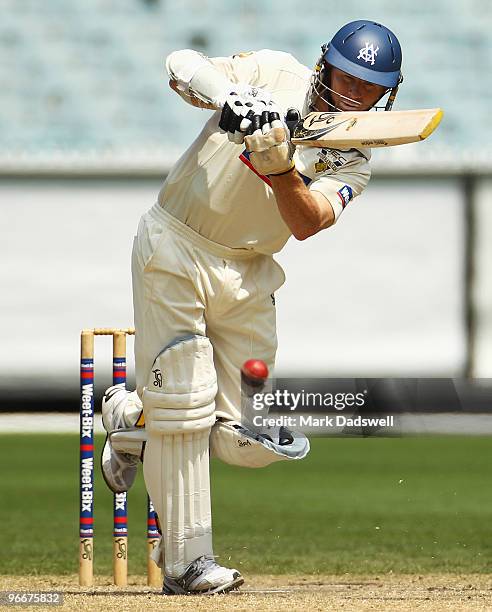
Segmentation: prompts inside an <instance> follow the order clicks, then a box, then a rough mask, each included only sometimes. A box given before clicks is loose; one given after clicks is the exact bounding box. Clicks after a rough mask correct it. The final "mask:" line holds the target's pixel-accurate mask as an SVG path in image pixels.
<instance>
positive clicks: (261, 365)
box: [241, 359, 268, 380]
mask: <svg viewBox="0 0 492 612" xmlns="http://www.w3.org/2000/svg"><path fill="white" fill-rule="evenodd" d="M241 372H242V374H243V376H245V377H246V378H249V379H252V380H265V379H266V378H268V366H267V364H266V363H265V362H264V361H262V360H261V359H248V361H245V362H244V363H243V367H242V368H241Z"/></svg>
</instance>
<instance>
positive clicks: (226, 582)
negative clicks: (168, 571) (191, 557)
mask: <svg viewBox="0 0 492 612" xmlns="http://www.w3.org/2000/svg"><path fill="white" fill-rule="evenodd" d="M243 582H244V578H243V577H242V576H241V574H240V573H239V572H238V571H237V570H236V569H229V568H227V567H222V566H221V565H219V564H218V563H216V562H215V560H214V558H213V557H212V556H211V555H204V556H202V557H198V559H195V561H193V563H190V565H189V566H188V568H187V569H186V571H185V573H184V574H183V575H182V576H181V577H180V578H171V577H170V576H164V585H163V587H162V592H163V593H164V595H215V594H219V593H228V592H229V591H232V590H234V589H237V588H238V587H240V586H241V585H242V584H243Z"/></svg>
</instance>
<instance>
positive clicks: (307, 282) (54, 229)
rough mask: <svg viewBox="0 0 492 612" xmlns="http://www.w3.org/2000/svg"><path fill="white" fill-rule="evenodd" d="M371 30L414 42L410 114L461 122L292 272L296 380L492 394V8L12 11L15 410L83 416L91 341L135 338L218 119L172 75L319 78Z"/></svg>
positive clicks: (400, 103) (285, 353)
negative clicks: (184, 68) (242, 60)
mask: <svg viewBox="0 0 492 612" xmlns="http://www.w3.org/2000/svg"><path fill="white" fill-rule="evenodd" d="M359 18H372V19H375V20H378V21H381V22H382V23H384V24H385V25H387V26H388V27H390V28H391V29H392V30H393V31H394V32H395V33H396V34H397V35H398V37H399V39H400V41H401V43H402V47H403V53H404V65H403V71H404V76H405V81H404V83H403V85H402V87H401V90H400V93H399V97H398V99H397V103H396V108H397V109H407V108H419V107H421V108H425V107H427V108H428V107H434V106H442V107H443V108H444V110H445V118H444V121H443V123H442V126H441V127H440V129H439V130H438V132H437V133H436V134H435V135H433V136H432V137H431V139H430V140H429V141H427V142H425V143H423V144H420V145H409V146H406V147H400V148H396V149H391V150H386V151H378V152H376V153H375V154H374V165H373V168H374V171H373V179H372V181H371V183H370V185H369V187H368V189H367V190H366V192H365V193H364V195H363V196H362V197H361V198H360V199H359V200H356V202H355V203H353V204H352V205H351V206H350V207H349V208H348V209H347V210H346V212H345V213H344V215H343V217H342V219H341V222H340V223H339V224H338V225H337V226H336V227H335V228H333V229H332V230H330V231H327V232H323V233H322V234H320V235H318V236H316V237H314V238H312V239H310V240H309V241H307V242H304V243H296V242H295V241H294V240H292V241H290V242H289V244H288V245H287V248H286V249H285V251H284V252H282V253H281V254H280V256H279V257H278V259H279V261H280V263H281V264H282V265H283V266H284V268H285V270H286V273H287V283H286V285H285V286H284V287H283V288H282V289H281V290H280V291H279V292H278V296H277V305H278V306H277V308H278V325H279V342H280V348H279V353H278V369H277V372H278V374H282V375H286V374H290V375H303V376H306V375H308V376H314V375H324V376H331V375H341V376H344V375H345V376H357V375H358V376H372V375H379V376H381V375H392V376H461V375H471V376H476V377H488V376H490V375H491V372H492V275H491V274H490V272H489V273H487V269H489V268H490V263H491V262H492V144H491V142H492V141H491V136H492V130H491V127H490V120H489V113H490V110H489V109H490V105H491V103H492V81H491V79H490V73H491V69H492V37H491V36H490V32H491V31H492V5H491V3H490V2H489V1H488V0H446V1H444V0H433V1H432V2H428V1H426V0H414V1H413V2H411V3H408V2H399V3H395V2H389V1H388V0H373V1H372V2H371V3H370V4H367V3H365V4H362V3H360V2H358V1H356V0H345V1H344V2H339V3H329V4H327V3H319V2H312V1H309V0H308V1H305V2H303V3H302V4H300V3H299V2H294V1H293V0H282V1H280V0H275V1H273V0H271V1H269V2H259V1H255V0H240V1H237V2H225V0H200V1H198V0H181V2H169V1H167V0H84V1H83V2H82V1H77V0H49V1H46V0H0V84H1V86H0V108H1V113H0V200H1V208H2V213H3V219H2V228H3V231H2V240H1V242H0V256H1V258H2V261H3V265H2V267H1V272H0V285H1V287H2V300H1V307H0V308H1V311H2V323H3V330H2V342H1V345H2V350H1V352H0V389H1V390H2V401H1V408H0V410H11V409H12V408H13V407H16V406H19V407H21V408H22V406H24V405H27V402H30V405H34V403H35V402H37V401H38V400H39V399H40V398H41V399H43V398H44V399H49V401H50V402H52V406H55V405H56V400H57V398H58V399H59V400H60V401H63V402H65V400H66V399H67V398H68V397H69V398H75V402H76V398H77V389H78V351H79V348H78V335H79V331H80V329H81V328H82V327H94V326H127V325H128V324H131V322H132V305H131V278H130V271H129V269H130V252H131V243H132V237H133V234H134V231H135V229H136V226H137V223H138V219H139V217H140V215H141V214H142V213H143V212H144V211H146V210H147V209H148V208H149V207H150V206H151V205H152V204H153V202H154V201H155V198H156V195H157V193H158V190H159V187H160V185H161V183H162V181H163V180H164V178H165V175H166V173H167V171H168V169H169V168H170V166H171V164H172V163H173V161H174V160H175V159H176V158H177V157H178V155H179V154H180V153H181V152H182V151H183V150H184V148H185V147H186V146H187V145H188V144H189V143H190V142H191V141H192V139H193V137H194V135H195V134H196V133H197V132H198V131H199V129H200V127H201V125H202V124H203V123H204V122H205V120H206V119H207V117H208V114H209V112H210V111H201V110H198V109H194V108H191V107H188V106H187V105H185V104H184V103H183V102H181V100H180V99H179V98H178V97H177V96H176V95H175V94H173V93H172V92H171V91H170V90H169V88H168V87H167V79H166V76H165V73H164V58H165V56H166V55H167V54H168V53H169V52H170V51H172V50H174V49H177V48H187V47H190V48H195V49H198V50H200V51H203V52H204V53H205V54H207V55H209V56H217V55H230V54H233V53H237V52H241V51H249V50H255V49H261V48H274V49H280V50H284V51H289V52H291V53H293V54H294V55H295V56H296V57H297V58H298V59H299V60H301V61H302V62H303V63H305V64H306V65H308V66H313V65H314V63H315V61H316V59H317V57H318V55H319V51H320V45H321V43H323V42H325V41H327V40H329V39H330V38H331V36H332V34H333V33H334V32H335V31H336V30H337V29H338V28H339V27H340V26H341V25H343V24H344V23H345V22H347V21H350V20H354V19H359ZM102 350H103V349H101V350H100V351H99V350H98V352H97V353H96V360H97V359H98V358H99V360H100V361H102V360H103V359H104V360H105V361H106V372H109V344H108V350H107V353H103V352H102ZM130 350H131V347H130ZM97 368H98V362H97V361H96V369H97ZM32 398H35V399H34V402H33V400H32ZM19 402H20V403H19ZM64 405H65V404H64ZM75 407H76V404H75Z"/></svg>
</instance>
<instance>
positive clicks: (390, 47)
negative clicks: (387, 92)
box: [323, 19, 402, 89]
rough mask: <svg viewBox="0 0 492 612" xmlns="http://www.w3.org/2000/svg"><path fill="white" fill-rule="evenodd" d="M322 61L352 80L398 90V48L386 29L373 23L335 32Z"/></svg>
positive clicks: (395, 39)
mask: <svg viewBox="0 0 492 612" xmlns="http://www.w3.org/2000/svg"><path fill="white" fill-rule="evenodd" d="M323 59H324V60H325V61H326V62H328V64H330V65H331V66H335V68H338V69H339V70H343V72H346V73H348V74H350V75H352V76H354V77H357V78H359V79H362V80H364V81H368V82H370V83H375V84H376V85H382V86H383V87H387V88H388V89H393V88H394V87H397V86H398V84H399V83H400V82H401V80H402V75H401V71H400V68H401V60H402V54H401V47H400V43H399V42H398V39H397V37H396V36H395V34H393V32H392V31H391V30H389V29H388V28H387V27H385V26H383V25H381V24H380V23H376V22H374V21H366V20H364V19H361V20H359V21H352V22H351V23H347V25H344V26H343V28H341V29H340V30H338V32H337V33H336V34H335V36H334V37H333V38H332V40H331V42H330V43H329V44H328V45H327V47H326V50H325V52H324V54H323Z"/></svg>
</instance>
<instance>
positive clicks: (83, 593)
mask: <svg viewBox="0 0 492 612" xmlns="http://www.w3.org/2000/svg"><path fill="white" fill-rule="evenodd" d="M0 590H2V591H6V590H17V591H34V590H36V591H47V590H58V591H62V592H63V594H64V604H63V606H62V607H61V609H63V610H80V609H84V610H153V609H157V608H163V609H169V610H310V611H311V610H341V609H343V610H409V611H410V610H412V611H413V610H453V611H458V610H490V609H491V608H492V580H491V578H490V577H489V576H487V575H483V574H469V575H449V574H441V575H426V576H419V575H415V576H414V575H406V574H403V575H395V574H386V575H380V576H355V575H343V576H333V575H331V576H330V575H326V576H309V575H304V576H301V575H300V576H293V575H284V576H270V575H263V576H250V577H249V579H248V580H247V582H246V583H245V585H244V586H243V587H242V589H241V591H240V592H235V593H231V594H228V595H216V596H212V597H183V596H175V597H164V596H162V595H160V594H159V593H158V592H156V591H152V590H151V589H149V588H148V587H146V586H145V577H144V576H131V577H130V580H129V586H128V587H127V588H125V589H121V588H118V587H114V586H111V578H110V577H109V576H99V577H98V578H97V579H96V586H95V587H94V589H83V588H80V587H79V586H78V584H77V577H76V576H74V575H71V576H24V577H19V576H0ZM36 609H45V608H44V607H43V608H42V607H41V606H36ZM52 609H53V608H52ZM54 609H57V608H54ZM58 609H60V608H58Z"/></svg>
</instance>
